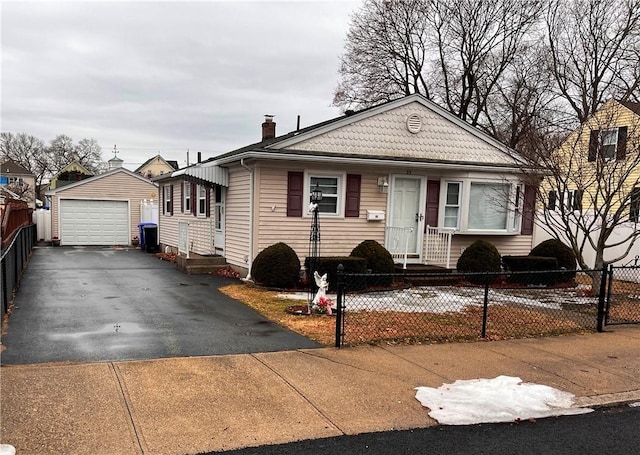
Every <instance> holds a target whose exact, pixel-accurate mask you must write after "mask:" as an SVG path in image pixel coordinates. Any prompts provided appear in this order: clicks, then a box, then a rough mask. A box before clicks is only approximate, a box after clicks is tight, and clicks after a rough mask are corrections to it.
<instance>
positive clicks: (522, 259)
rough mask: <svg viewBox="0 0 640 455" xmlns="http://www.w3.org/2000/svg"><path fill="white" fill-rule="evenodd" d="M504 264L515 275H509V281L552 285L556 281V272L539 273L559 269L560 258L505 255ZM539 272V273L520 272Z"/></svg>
mask: <svg viewBox="0 0 640 455" xmlns="http://www.w3.org/2000/svg"><path fill="white" fill-rule="evenodd" d="M502 264H503V265H504V267H505V268H506V269H507V270H509V271H510V272H515V273H514V274H513V275H508V276H507V281H508V282H509V283H519V284H524V285H527V284H543V285H545V286H546V285H551V284H554V283H555V282H556V279H557V278H558V277H557V274H556V273H539V272H544V271H549V270H558V260H557V259H556V258H547V257H540V256H503V257H502ZM518 272H538V273H518Z"/></svg>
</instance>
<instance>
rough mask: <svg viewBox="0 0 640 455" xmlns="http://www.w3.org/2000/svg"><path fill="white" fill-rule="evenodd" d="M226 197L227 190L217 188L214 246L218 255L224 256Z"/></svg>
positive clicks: (220, 187)
mask: <svg viewBox="0 0 640 455" xmlns="http://www.w3.org/2000/svg"><path fill="white" fill-rule="evenodd" d="M224 196H225V188H224V187H222V186H219V185H218V186H216V187H215V210H214V216H215V221H214V223H215V224H214V230H213V246H214V251H215V253H216V254H219V255H221V256H224Z"/></svg>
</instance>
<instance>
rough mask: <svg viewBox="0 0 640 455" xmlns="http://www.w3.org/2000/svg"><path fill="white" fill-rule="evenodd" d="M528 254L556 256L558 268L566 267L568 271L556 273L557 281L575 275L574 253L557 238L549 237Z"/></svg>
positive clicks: (572, 277) (569, 279) (569, 278)
mask: <svg viewBox="0 0 640 455" xmlns="http://www.w3.org/2000/svg"><path fill="white" fill-rule="evenodd" d="M529 256H544V257H548V258H556V260H557V261H558V269H566V270H569V272H566V273H562V274H558V277H557V280H558V282H565V281H571V280H573V279H574V278H575V277H576V272H575V271H576V264H577V263H576V255H575V253H574V252H573V250H572V249H571V248H569V247H568V246H567V245H565V244H564V243H562V242H561V241H560V240H557V239H549V240H545V241H544V242H542V243H540V244H539V245H537V246H536V247H534V248H533V249H532V250H531V252H530V253H529Z"/></svg>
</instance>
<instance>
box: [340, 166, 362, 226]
mask: <svg viewBox="0 0 640 455" xmlns="http://www.w3.org/2000/svg"><path fill="white" fill-rule="evenodd" d="M360 182H361V178H360V175H359V174H347V200H346V204H345V209H344V216H345V217H350V218H358V217H359V216H360Z"/></svg>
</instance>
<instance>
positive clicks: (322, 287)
mask: <svg viewBox="0 0 640 455" xmlns="http://www.w3.org/2000/svg"><path fill="white" fill-rule="evenodd" d="M313 278H314V279H315V280H316V286H318V292H316V296H315V297H314V298H313V304H314V305H316V306H318V304H319V303H320V299H324V301H325V302H327V306H326V307H325V308H326V309H327V314H331V303H330V302H329V299H327V289H329V281H328V280H327V274H326V273H325V274H324V275H322V276H320V274H319V273H318V271H315V272H313Z"/></svg>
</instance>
